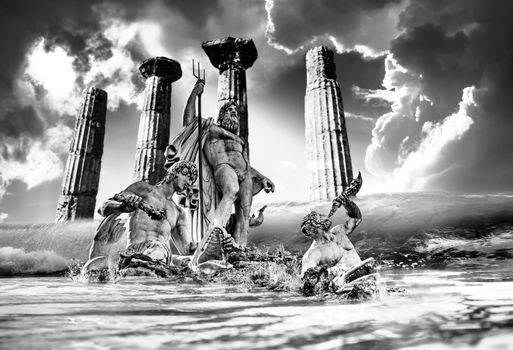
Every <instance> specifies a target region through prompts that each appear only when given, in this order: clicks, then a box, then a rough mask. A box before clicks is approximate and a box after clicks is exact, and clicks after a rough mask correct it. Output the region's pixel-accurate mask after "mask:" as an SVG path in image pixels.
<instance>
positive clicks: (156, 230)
mask: <svg viewBox="0 0 513 350" xmlns="http://www.w3.org/2000/svg"><path fill="white" fill-rule="evenodd" d="M141 197H142V198H143V200H144V201H146V202H147V203H148V204H150V205H151V206H153V207H154V208H158V209H164V210H165V212H166V218H165V219H163V220H152V219H151V218H150V217H149V216H148V214H146V213H145V212H144V211H142V210H141V209H136V210H135V211H134V212H133V213H132V215H131V217H130V223H129V234H128V244H129V245H130V244H134V243H140V242H144V241H148V240H157V241H160V242H162V243H164V244H166V245H169V239H170V238H171V228H172V227H175V226H176V223H177V221H178V216H179V211H178V208H176V204H174V203H173V202H172V201H169V200H167V199H166V198H165V197H164V196H163V195H162V194H161V193H160V192H159V191H158V190H157V189H156V188H154V189H152V190H151V191H150V192H148V193H146V194H142V195H141Z"/></svg>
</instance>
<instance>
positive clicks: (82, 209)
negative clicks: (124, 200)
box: [55, 87, 107, 221]
mask: <svg viewBox="0 0 513 350" xmlns="http://www.w3.org/2000/svg"><path fill="white" fill-rule="evenodd" d="M106 113H107V93H106V92H105V91H103V90H101V89H98V88H95V87H90V88H87V89H85V90H84V92H83V100H82V104H81V106H80V110H79V112H78V115H77V122H76V125H75V131H74V133H73V140H72V142H71V146H70V150H69V155H68V161H67V163H66V170H65V172H64V177H63V181H62V194H61V196H60V198H59V202H58V204H57V212H56V215H55V220H56V221H68V220H75V219H79V218H92V217H93V215H94V209H95V205H96V194H97V193H98V183H99V181H100V169H101V158H102V155H103V142H104V136H105V116H106Z"/></svg>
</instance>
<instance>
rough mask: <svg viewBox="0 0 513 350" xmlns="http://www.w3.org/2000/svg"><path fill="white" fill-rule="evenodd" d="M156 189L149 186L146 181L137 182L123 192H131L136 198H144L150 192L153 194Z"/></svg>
mask: <svg viewBox="0 0 513 350" xmlns="http://www.w3.org/2000/svg"><path fill="white" fill-rule="evenodd" d="M155 189H156V187H155V186H154V185H150V184H149V183H147V182H146V181H137V182H134V183H133V184H131V185H130V186H128V187H127V188H126V189H125V191H126V192H132V193H134V194H136V195H138V196H146V195H148V194H150V193H151V192H155Z"/></svg>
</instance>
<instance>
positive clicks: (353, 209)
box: [335, 195, 362, 236]
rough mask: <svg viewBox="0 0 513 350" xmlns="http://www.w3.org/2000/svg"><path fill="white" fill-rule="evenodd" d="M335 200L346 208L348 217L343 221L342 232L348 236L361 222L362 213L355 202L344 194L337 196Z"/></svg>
mask: <svg viewBox="0 0 513 350" xmlns="http://www.w3.org/2000/svg"><path fill="white" fill-rule="evenodd" d="M335 201H338V202H339V203H338V204H339V205H340V206H343V207H344V208H345V209H346V213H347V216H348V217H349V219H348V220H347V221H346V222H345V223H344V225H343V226H342V228H343V231H344V233H345V234H346V235H348V236H349V235H350V234H351V233H352V232H353V231H354V229H355V228H356V227H357V226H358V225H360V223H361V222H362V213H361V211H360V208H358V206H357V205H356V203H355V202H353V201H352V200H351V199H349V197H348V196H346V195H341V196H339V197H337V198H336V199H335Z"/></svg>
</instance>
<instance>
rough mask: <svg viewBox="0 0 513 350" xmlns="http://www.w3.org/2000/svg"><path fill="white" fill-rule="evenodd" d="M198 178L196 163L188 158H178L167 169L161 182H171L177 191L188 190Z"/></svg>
mask: <svg viewBox="0 0 513 350" xmlns="http://www.w3.org/2000/svg"><path fill="white" fill-rule="evenodd" d="M197 178H198V168H197V167H196V164H194V163H193V162H190V161H188V160H180V161H178V162H176V163H175V164H173V165H171V167H170V168H169V169H167V172H166V175H165V176H164V179H163V180H162V182H161V183H166V184H168V183H173V185H174V188H175V190H176V191H177V192H183V191H185V190H188V189H189V188H190V187H191V186H192V184H194V182H196V179H197Z"/></svg>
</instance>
